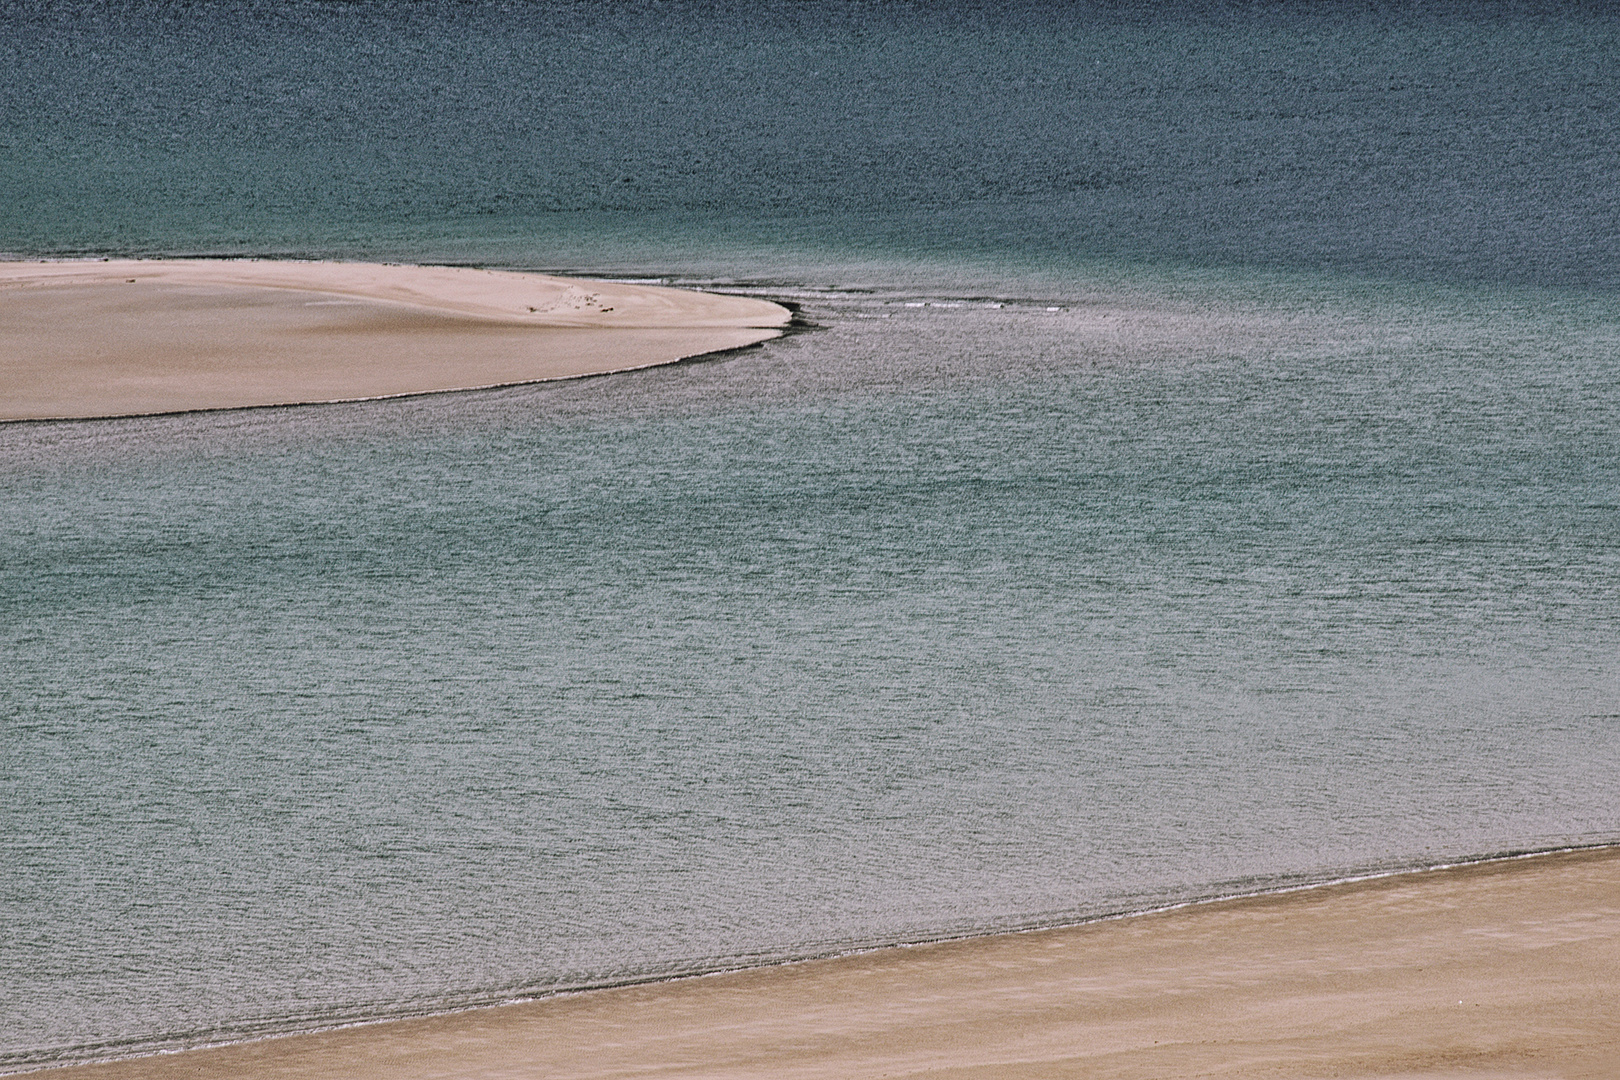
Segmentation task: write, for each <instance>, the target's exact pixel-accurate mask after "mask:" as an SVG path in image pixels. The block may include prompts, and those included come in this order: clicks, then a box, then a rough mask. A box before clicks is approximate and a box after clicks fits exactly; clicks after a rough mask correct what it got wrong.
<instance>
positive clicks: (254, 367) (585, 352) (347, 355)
mask: <svg viewBox="0 0 1620 1080" xmlns="http://www.w3.org/2000/svg"><path fill="white" fill-rule="evenodd" d="M791 319H792V312H791V311H789V310H788V309H787V308H785V307H783V306H781V305H779V304H774V303H771V302H769V301H766V300H758V299H754V298H751V297H739V296H728V295H724V294H719V293H706V292H697V291H693V290H687V289H678V288H671V287H667V286H657V285H644V284H629V283H623V282H613V281H600V280H595V279H588V278H564V277H557V276H554V275H546V274H531V273H526V272H520V271H508V270H476V269H468V268H463V267H436V266H405V265H395V264H381V263H342V262H298V261H290V260H289V261H282V260H254V259H241V260H237V259H100V260H61V261H48V262H47V261H31V262H0V422H19V421H53V420H89V419H111V418H117V417H134V416H153V415H165V414H176V413H187V412H203V411H214V410H221V409H242V408H263V407H275V406H291V405H305V404H330V403H335V402H353V401H367V400H381V399H386V398H394V397H411V396H417V395H422V394H436V393H451V392H456V391H462V390H476V389H491V388H495V387H501V386H515V385H522V384H525V383H534V382H547V381H552V380H557V379H571V378H580V377H583V376H587V375H606V374H614V373H619V372H624V371H633V370H639V369H643V368H648V367H657V366H661V365H664V364H671V363H677V362H680V361H682V360H689V359H692V358H694V357H698V356H706V355H710V354H713V353H723V352H728V351H731V350H734V349H740V348H746V347H749V346H752V345H757V344H759V343H761V342H764V341H768V340H770V339H772V338H775V337H778V336H780V335H781V334H782V333H783V332H784V330H785V329H786V327H787V326H788V324H789V322H790V321H791Z"/></svg>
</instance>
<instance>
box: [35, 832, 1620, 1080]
mask: <svg viewBox="0 0 1620 1080" xmlns="http://www.w3.org/2000/svg"><path fill="white" fill-rule="evenodd" d="M51 1075H52V1076H63V1077H64V1080H68V1078H71V1080H91V1078H96V1080H114V1078H117V1080H136V1078H142V1080H145V1078H156V1077H166V1078H168V1077H180V1078H203V1077H208V1078H214V1077H218V1078H225V1077H232V1078H246V1080H258V1078H271V1077H276V1078H293V1077H298V1078H315V1077H321V1078H328V1077H330V1078H337V1077H357V1078H379V1080H380V1078H385V1077H423V1078H426V1077H554V1078H573V1077H727V1078H732V1077H736V1078H741V1077H750V1078H752V1077H787V1078H806V1080H808V1078H817V1080H819V1078H828V1080H832V1078H864V1077H872V1078H876V1077H891V1078H898V1077H930V1078H936V1080H944V1078H951V1080H961V1078H968V1077H997V1078H1001V1077H1020V1078H1023V1077H1099V1078H1101V1077H1129V1078H1142V1080H1150V1078H1151V1080H1162V1078H1173V1077H1195V1076H1198V1077H1204V1076H1207V1077H1404V1078H1413V1077H1435V1078H1438V1077H1473V1078H1476V1080H1478V1078H1486V1077H1504V1078H1505V1077H1562V1078H1574V1077H1580V1078H1590V1080H1614V1078H1616V1077H1620V849H1613V848H1608V849H1600V850H1589V851H1578V852H1566V853H1558V854H1551V855H1541V856H1536V857H1532V858H1522V859H1513V860H1503V861H1498V862H1491V863H1483V864H1476V865H1472V866H1466V867H1459V868H1454V869H1447V870H1437V871H1428V872H1424V873H1416V874H1405V875H1400V876H1396V877H1388V878H1381V879H1376V880H1370V881H1362V882H1354V883H1348V884H1340V885H1332V886H1326V887H1321V888H1316V889H1310V890H1303V891H1298V892H1292V893H1286V894H1279V895H1273V896H1266V897H1255V898H1248V899H1241V900H1230V901H1221V902H1216V903H1209V904H1201V905H1195V906H1192V907H1188V908H1182V909H1179V910H1175V911H1168V912H1161V913H1157V914H1152V915H1143V916H1137V917H1133V918H1126V919H1118V920H1113V921H1108V922H1102V923H1093V924H1090V925H1086V926H1080V927H1073V928H1068V929H1062V930H1051V931H1043V932H1039V933H1028V934H1013V935H1007V936H1001V937H990V938H980V939H976V940H968V941H958V942H950V943H945V944H938V945H926V946H917V947H911V948H894V949H885V950H880V951H877V952H872V953H867V954H863V955H859V956H850V957H843V958H839V959H835V960H821V961H813V962H809V963H802V964H791V965H786V966H783V967H776V968H766V969H761V970H756V971H747V972H738V973H733V974H726V975H715V976H708V977H704V978H695V979H686V980H679V981H675V982H667V983H660V984H652V985H647V986H639V987H630V988H624V989H618V990H602V991H595V992H591V993H584V994H577V995H573V996H568V997H560V998H552V999H549V1000H544V1001H537V1002H531V1003H526V1004H521V1005H508V1006H503V1007H500V1008H490V1009H480V1010H474V1011H471V1012H465V1013H459V1014H455V1015H451V1016H441V1017H433V1018H428V1019H420V1020H403V1021H396V1022H392V1023H385V1024H375V1025H369V1026H363V1027H356V1028H350V1029H346V1030H340V1031H332V1032H325V1033H319V1034H312V1035H300V1036H289V1037H285V1038H278V1039H267V1040H263V1041H260V1042H254V1043H245V1044H241V1045H238V1046H230V1047H221V1048H217V1049H208V1050H196V1051H189V1052H186V1053H182V1054H173V1055H167V1056H162V1057H153V1058H144V1059H139V1060H134V1061H127V1062H121V1063H111V1064H104V1065H94V1066H83V1067H79V1068H77V1069H71V1070H63V1071H61V1072H53V1073H52V1074H51Z"/></svg>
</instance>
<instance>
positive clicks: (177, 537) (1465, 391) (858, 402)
mask: <svg viewBox="0 0 1620 1080" xmlns="http://www.w3.org/2000/svg"><path fill="white" fill-rule="evenodd" d="M0 11H3V13H4V15H5V18H4V19H3V20H0V72H6V73H7V74H4V75H0V88H3V90H4V93H3V94H0V117H3V123H0V144H3V145H0V151H3V153H0V207H3V211H0V249H5V250H7V251H9V252H10V253H11V254H13V255H18V256H40V255H52V256H62V255H99V254H115V253H116V254H152V255H186V254H253V255H272V256H303V257H309V256H316V257H337V258H381V259H409V260H417V261H430V262H452V263H472V264H478V265H500V266H517V267H529V268H544V269H564V270H582V271H594V272H599V273H621V274H626V275H635V276H645V277H653V278H660V279H663V280H668V281H673V282H676V283H684V284H707V285H709V286H711V287H720V288H729V289H736V290H741V291H747V292H751V293H754V294H758V295H765V296H771V297H776V298H779V299H783V300H786V301H789V302H792V303H795V304H797V305H799V306H800V313H801V323H802V324H803V328H802V329H801V330H800V331H799V332H797V333H795V334H793V335H791V336H789V337H787V338H784V339H781V340H779V341H776V342H772V343H769V344H767V345H765V346H763V347H761V348H758V349H754V350H747V351H743V352H741V353H737V354H731V355H727V356H724V357H721V358H717V359H713V360H709V361H702V362H696V363H689V364H683V365H678V366H675V367H670V368H665V369H658V370H651V371H644V372H639V373H633V374H629V375H624V376H613V377H607V378H598V379H587V380H580V381H575V382H569V383H557V384H550V385H542V386H531V387H517V388H510V389H505V390H496V391H484V392H475V393H466V394H455V395H444V396H433V397H423V398H414V399H405V400H395V401H382V402H370V403H358V404H352V405H331V406H316V407H305V408H290V409H289V408H280V409H264V410H246V411H237V412H221V413H212V414H192V415H184V416H167V417H151V418H143V419H123V420H111V421H93V422H82V423H25V424H12V425H6V426H3V427H0V615H3V618H0V656H3V657H4V658H5V659H4V662H3V663H4V678H3V679H0V734H3V737H4V741H3V744H0V745H3V751H0V764H3V768H0V927H3V934H0V985H3V986H5V987H6V988H7V991H6V993H5V994H4V995H3V999H4V1000H3V1002H0V1032H3V1033H4V1034H3V1036H0V1064H4V1065H9V1066H11V1067H27V1066H31V1065H38V1064H44V1063H50V1062H62V1061H71V1060H79V1059H83V1058H87V1057H96V1056H106V1055H117V1054H121V1053H131V1052H137V1051H140V1050H144V1049H152V1048H158V1047H165V1046H179V1045H188V1044H192V1043H197V1042H203V1041H208V1040H211V1039H221V1038H237V1037H242V1036H245V1035H250V1034H254V1033H259V1032H267V1031H283V1030H296V1029H299V1028H302V1027H309V1026H318V1025H320V1024H325V1023H333V1022H338V1021H342V1020H345V1019H351V1018H362V1017H376V1016H387V1015H396V1014H402V1013H410V1012H420V1011H431V1010H434V1009H441V1008H448V1007H454V1006H457V1005H462V1004H468V1003H475V1002H481V1001H492V1000H502V999H505V998H508V997H511V996H520V995H523V994H530V993H537V992H544V991H545V990H547V989H550V988H556V987H561V986H570V985H585V984H598V983H611V982H615V981H624V980H629V979H638V978H646V977H656V976H660V975H667V974H672V973H677V972H682V971H692V970H707V969H712V968H715V967H721V966H728V965H733V964H739V963H756V962H764V961H769V960H772V959H780V958H786V957H793V956H804V955H814V954H820V953H826V952H835V951H839V950H842V949H847V948H852V947H857V946H865V945H871V944H881V943H885V942H894V941H902V940H916V939H920V938H929V937H938V936H942V935H951V934H962V933H977V932H988V931H994V930H998V929H1007V928H1013V927H1022V926H1031V925H1042V924H1049V923H1055V922H1063V921H1068V920H1074V919H1079V918H1085V917H1088V916H1093V915H1097V914H1102V913H1107V912H1115V911H1122V910H1132V909H1137V908H1141V907H1146V906H1151V905H1154V904H1160V903H1165V902H1171V901H1175V900H1179V899H1185V898H1189V897H1197V896H1206V895H1212V894H1216V893H1222V892H1231V891H1245V890H1253V889H1262V888H1267V887H1273V886H1277V885H1283V884H1289V883H1294V882H1300V881H1310V880H1321V879H1325V878H1331V877H1334V876H1337V875H1343V874H1349V873H1356V872H1364V871H1375V870H1381V869H1394V868H1400V867H1408V866H1419V865H1431V864H1434V863H1438V862H1444V861H1447V860H1453V859H1460V858H1468V857H1476V856H1482V855H1489V854H1492V853H1500V852H1505V851H1514V850H1525V849H1531V848H1540V847H1549V846H1558V845H1567V844H1580V843H1596V842H1604V841H1612V840H1616V839H1620V824H1617V822H1616V817H1615V811H1614V808H1615V807H1616V806H1620V781H1617V780H1616V777H1617V776H1620V666H1617V664H1616V660H1615V657H1616V650H1617V646H1620V565H1617V564H1620V539H1617V538H1620V444H1617V443H1616V441H1615V439H1614V437H1613V433H1614V431H1615V430H1617V428H1620V379H1617V378H1616V375H1617V367H1620V312H1617V310H1616V305H1615V296H1614V288H1615V285H1616V283H1617V278H1616V273H1617V271H1616V267H1617V266H1620V260H1617V258H1616V256H1617V255H1620V217H1617V214H1620V210H1617V209H1616V208H1617V207H1620V199H1617V198H1616V195H1617V194H1620V193H1617V192H1616V190H1615V183H1614V181H1613V179H1612V169H1611V168H1610V163H1609V161H1608V156H1609V155H1610V154H1611V153H1612V148H1613V146H1614V145H1615V144H1616V139H1615V134H1616V124H1617V117H1620V111H1617V106H1620V102H1617V101H1616V93H1617V91H1616V89H1615V88H1616V87H1620V78H1617V76H1620V72H1616V71H1615V70H1614V69H1615V64H1616V61H1615V59H1614V57H1615V56H1616V55H1620V51H1617V49H1616V48H1615V46H1616V44H1617V42H1616V36H1617V35H1616V30H1617V27H1620V23H1617V22H1616V21H1614V20H1613V19H1611V18H1610V17H1608V16H1606V15H1603V14H1600V13H1594V12H1593V11H1588V10H1582V9H1576V8H1564V9H1557V10H1553V9H1546V10H1543V9H1539V8H1531V7H1507V6H1501V7H1495V6H1456V7H1451V8H1445V9H1440V10H1434V9H1430V8H1425V9H1424V10H1423V11H1421V12H1420V11H1418V10H1416V9H1413V8H1401V7H1389V8H1363V7H1360V6H1357V7H1354V8H1352V7H1350V6H1345V7H1339V6H1335V5H1319V6H1315V7H1310V8H1296V9H1292V10H1291V11H1290V13H1289V14H1287V15H1281V14H1277V13H1275V12H1270V11H1260V10H1251V9H1248V8H1243V7H1219V8H1216V7H1210V8H1188V9H1179V10H1176V11H1174V12H1171V13H1168V14H1166V13H1164V12H1163V11H1160V10H1157V9H1155V10H1154V11H1148V10H1146V9H1136V8H1118V7H1111V6H1101V7H1084V6H1059V7H1057V8H1055V9H1050V10H1048V9H1037V8H1035V7H1018V6H1012V7H1007V6H998V7H995V8H990V7H983V8H980V7H972V6H966V5H958V6H954V7H924V6H913V5H900V4H870V5H850V6H838V7H833V6H831V5H814V4H811V5H770V4H766V5H758V4H755V5H748V6H746V7H745V6H727V5H704V4H645V5H623V6H619V7H616V8H614V9H611V11H610V12H609V13H608V14H602V13H601V12H599V11H598V9H597V8H596V7H594V6H587V5H578V6H575V5H538V4H535V5H526V4H509V5H494V4H488V5H476V4H475V5H454V6H451V5H446V6H444V7H442V8H435V7H431V6H421V7H413V8H412V9H411V10H410V11H408V12H403V13H402V12H400V11H398V10H395V9H394V8H393V7H384V6H381V5H378V6H371V5H364V4H357V5H328V4H313V3H298V4H278V5H240V6H210V7H207V8H200V9H188V10H181V11H178V13H176V10H175V9H171V8H169V7H168V6H144V5H90V6H77V5H75V6H69V5H29V4H5V5H3V6H0Z"/></svg>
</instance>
